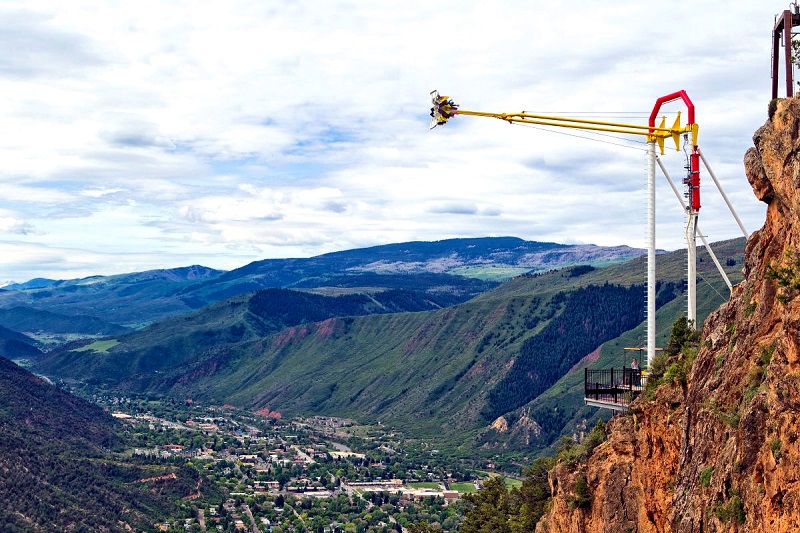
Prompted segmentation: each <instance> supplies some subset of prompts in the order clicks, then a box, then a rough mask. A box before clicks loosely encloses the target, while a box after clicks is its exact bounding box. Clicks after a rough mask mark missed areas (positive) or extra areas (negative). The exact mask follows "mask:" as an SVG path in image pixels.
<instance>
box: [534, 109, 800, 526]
mask: <svg viewBox="0 0 800 533" xmlns="http://www.w3.org/2000/svg"><path fill="white" fill-rule="evenodd" d="M753 142H754V147H753V148H750V149H749V150H748V152H747V154H746V155H745V158H744V163H745V171H746V174H747V178H748V180H749V181H750V183H751V185H752V187H753V192H754V193H755V195H756V196H757V197H758V198H759V199H760V200H762V201H763V202H765V203H766V204H767V206H768V207H767V216H766V221H765V224H764V227H763V228H762V229H760V230H759V231H757V232H755V233H754V234H753V235H752V236H751V237H750V238H749V239H748V242H747V247H746V251H745V268H744V274H745V280H744V281H743V282H742V283H740V284H739V285H737V286H736V287H734V290H733V294H732V296H731V299H730V300H729V302H728V303H727V304H725V305H723V306H722V307H721V308H720V309H718V310H717V311H715V312H714V313H713V314H712V315H711V316H710V317H709V318H708V320H707V321H706V323H705V325H704V328H703V332H702V340H701V347H700V352H699V354H698V355H697V358H696V359H695V361H694V364H693V365H692V367H691V371H690V372H689V375H688V379H687V380H686V383H685V384H684V385H678V384H674V383H673V384H664V385H661V386H660V387H659V389H658V390H657V391H656V396H655V399H651V400H644V399H640V400H638V401H637V402H636V403H635V404H634V408H633V412H632V415H631V416H618V417H615V418H613V419H612V420H611V421H610V422H609V424H608V433H609V437H608V440H607V441H606V442H605V443H603V444H602V445H601V446H599V447H598V448H596V449H595V451H594V453H593V454H592V456H591V457H590V458H589V460H588V462H587V463H586V464H585V465H581V466H578V467H571V468H570V467H568V466H566V465H559V466H557V467H556V468H555V469H554V470H553V472H552V473H551V488H552V489H553V494H554V498H553V506H552V509H551V510H550V512H549V513H548V514H547V515H545V517H544V518H543V519H542V520H541V521H540V523H539V525H538V526H537V531H541V532H547V531H570V532H595V531H620V532H624V531H631V532H662V531H664V532H667V531H682V532H721V531H725V532H729V531H753V532H755V531H770V532H772V533H781V532H789V531H800V442H798V436H800V99H785V100H782V101H780V102H779V103H778V107H777V111H776V113H775V114H774V115H773V117H772V118H771V119H770V120H769V121H768V122H767V123H766V124H765V125H764V126H763V127H761V128H760V129H759V130H758V131H757V132H756V133H755V135H754V137H753ZM578 477H585V479H586V481H587V482H588V486H589V495H590V497H591V501H590V503H588V504H586V503H585V500H584V501H583V505H582V506H576V505H575V502H576V496H575V483H576V480H577V479H578Z"/></svg>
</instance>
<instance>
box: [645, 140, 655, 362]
mask: <svg viewBox="0 0 800 533" xmlns="http://www.w3.org/2000/svg"><path fill="white" fill-rule="evenodd" d="M655 356H656V143H655V141H651V142H648V143H647V368H650V365H651V364H652V363H653V359H654V358H655Z"/></svg>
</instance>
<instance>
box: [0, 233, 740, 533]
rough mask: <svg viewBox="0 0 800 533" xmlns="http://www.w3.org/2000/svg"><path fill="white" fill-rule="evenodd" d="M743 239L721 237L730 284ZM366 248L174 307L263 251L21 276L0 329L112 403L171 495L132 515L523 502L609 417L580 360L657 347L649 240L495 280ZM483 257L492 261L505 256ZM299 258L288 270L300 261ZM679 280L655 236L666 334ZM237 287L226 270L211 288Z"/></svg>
mask: <svg viewBox="0 0 800 533" xmlns="http://www.w3.org/2000/svg"><path fill="white" fill-rule="evenodd" d="M513 242H516V241H513ZM412 244H418V243H412ZM474 244H475V243H470V245H469V246H468V247H466V248H465V249H472V248H470V246H471V247H474ZM484 244H485V241H484ZM495 244H497V243H495ZM449 245H452V243H449ZM743 245H744V242H743V240H742V239H739V240H732V241H725V242H722V243H716V244H715V245H714V249H715V251H716V253H717V255H718V256H719V257H720V258H721V260H722V261H723V263H724V264H725V266H726V271H727V272H728V274H729V276H731V278H732V279H733V280H734V282H736V281H737V280H738V279H741V272H740V270H741V264H742V256H743ZM408 248H409V246H408V245H406V246H404V247H402V249H403V250H405V251H406V252H408ZM488 249H490V250H491V252H490V255H492V256H497V255H498V254H499V255H500V256H502V257H505V258H506V259H505V260H507V256H508V254H507V253H505V254H501V253H500V252H499V251H498V248H497V246H488ZM392 253H395V252H392ZM397 253H400V252H397ZM472 253H475V252H472ZM451 255H452V254H451ZM358 257H360V261H362V262H367V263H368V264H370V265H378V264H379V265H381V266H380V269H382V272H380V273H377V272H372V271H370V272H366V273H364V272H361V273H356V274H352V273H346V272H345V271H346V270H347V269H349V268H351V267H352V265H350V263H346V262H345V263H343V264H341V265H339V266H338V267H336V268H333V269H332V271H331V272H330V273H329V274H327V275H323V274H322V273H321V271H316V272H315V274H314V277H312V278H304V281H296V282H292V283H293V284H294V285H298V286H294V287H266V288H263V287H262V288H258V289H257V290H254V291H251V292H243V293H239V294H234V295H232V296H230V295H228V296H226V297H224V298H222V299H220V300H218V301H212V302H210V303H208V304H205V305H201V306H199V307H198V308H196V309H193V310H189V311H185V312H177V314H176V309H177V308H176V307H174V306H173V307H170V306H167V307H166V309H169V311H168V313H167V314H169V315H170V316H164V315H163V314H155V315H152V316H151V315H148V312H149V311H148V310H150V309H152V308H153V306H154V305H157V303H156V302H159V301H160V302H165V301H167V300H164V299H163V298H167V299H168V300H169V301H172V302H173V303H174V302H176V301H178V300H175V299H174V295H176V294H183V295H186V294H189V293H192V294H195V295H197V294H200V292H203V291H206V292H205V293H204V294H212V293H211V292H208V291H211V290H212V289H210V287H211V286H212V285H213V286H216V284H217V283H218V282H219V280H220V279H222V280H227V281H226V282H225V283H226V285H225V286H226V287H228V288H231V287H234V286H235V287H238V289H236V290H240V289H243V288H244V287H245V286H250V285H249V282H248V283H239V281H234V280H240V279H242V275H244V277H245V278H248V276H252V275H253V272H259V274H258V276H256V277H259V276H262V275H263V272H262V270H261V269H262V268H263V265H250V266H248V267H245V269H244V274H242V272H239V273H237V274H236V275H233V274H230V273H225V274H220V273H215V272H209V271H205V270H200V269H197V268H195V269H194V270H193V271H194V272H198V273H204V274H203V275H202V276H200V279H199V280H198V279H193V278H192V276H187V272H189V270H186V271H181V272H180V273H179V275H177V277H176V275H173V274H169V275H168V274H166V273H164V272H159V273H156V274H144V273H143V274H136V275H131V276H123V278H122V280H121V284H117V281H120V280H117V281H114V280H104V279H101V280H96V279H95V280H92V283H90V284H89V285H87V286H83V285H81V283H78V288H70V287H75V285H73V284H70V283H66V284H57V285H53V284H47V283H46V282H39V283H37V284H36V286H35V287H34V288H22V289H13V288H12V289H6V290H5V291H3V292H2V293H0V305H3V302H5V305H8V307H6V308H2V309H0V340H2V342H0V348H4V349H5V351H4V352H3V353H4V354H5V355H6V356H7V357H11V358H13V359H15V360H18V361H19V362H21V363H24V364H25V365H26V367H27V368H29V369H30V370H31V371H33V372H35V373H37V374H39V375H41V376H46V379H49V380H51V381H52V382H53V383H55V384H57V385H58V386H59V387H60V388H61V389H63V390H67V391H71V392H73V393H74V394H76V395H78V396H80V397H83V398H85V399H87V400H90V401H91V402H92V403H94V404H96V405H99V406H101V407H102V408H103V409H105V410H106V411H107V413H112V414H113V415H114V418H113V420H115V421H116V424H115V425H114V428H115V429H113V430H112V433H113V434H114V435H117V437H116V438H117V439H118V441H116V442H118V444H116V445H115V446H114V449H113V450H105V451H102V453H101V457H105V459H104V460H105V461H110V462H112V463H114V464H116V465H118V467H119V468H121V469H122V471H124V472H126V474H125V477H124V480H125V481H123V483H127V484H129V485H130V484H131V483H132V484H133V485H131V486H134V485H136V484H138V483H141V484H144V486H148V487H151V489H150V490H152V491H155V493H157V494H160V495H161V496H160V497H162V498H163V500H162V501H160V503H158V504H155V503H153V504H152V505H150V507H148V508H147V509H146V510H145V509H143V510H142V511H141V513H140V514H139V515H136V516H135V517H131V518H130V520H131V523H132V522H134V521H135V522H136V523H138V524H140V526H139V527H141V524H142V523H143V522H142V520H145V521H147V520H149V521H150V522H149V525H148V526H147V528H151V529H152V530H162V531H178V530H181V531H207V530H222V531H235V530H249V531H272V532H284V531H305V530H312V531H331V532H333V531H357V532H381V533H385V532H388V531H395V530H396V531H415V532H424V531H437V530H440V529H437V528H441V530H444V531H453V530H456V529H457V528H458V527H459V525H460V524H461V523H462V522H463V521H465V520H467V521H469V520H475V518H474V517H473V518H470V514H469V513H470V512H471V511H470V509H473V508H474V507H473V505H474V502H477V501H479V500H480V499H481V498H487V497H490V496H491V495H492V494H496V492H495V491H496V490H497V481H495V479H503V480H504V481H503V483H505V484H507V485H508V486H511V487H516V489H515V491H511V492H509V493H508V494H509V497H511V498H512V499H514V498H516V499H517V500H515V501H517V502H518V503H516V504H514V505H521V504H520V503H519V501H521V500H519V499H525V498H532V500H531V501H535V502H538V503H536V504H535V505H536V506H537V509H538V508H540V507H541V505H543V500H541V501H540V500H539V499H538V498H540V496H536V495H541V494H545V493H547V492H548V491H549V489H547V488H546V487H545V484H546V476H544V477H542V473H543V472H546V470H547V468H549V467H547V466H546V465H549V464H551V461H552V459H550V457H552V456H554V455H556V454H558V456H559V457H562V456H564V454H567V456H570V454H573V455H574V454H576V453H577V454H585V453H588V451H586V450H588V449H589V444H586V443H587V442H597V439H598V438H600V437H598V436H596V435H597V427H600V426H602V418H604V417H608V416H609V414H608V413H603V412H601V411H600V410H597V409H595V408H591V407H587V406H585V405H584V404H583V373H582V369H583V368H587V367H592V368H603V367H608V366H621V365H622V364H625V363H626V360H625V354H624V352H623V350H622V348H623V347H626V346H641V345H642V342H643V339H644V315H643V310H644V294H643V281H644V280H643V278H644V275H643V274H644V259H643V258H641V257H636V258H633V259H623V258H620V259H618V260H615V261H610V264H608V263H609V258H608V256H603V259H602V261H598V262H597V263H595V264H594V265H592V264H580V265H575V264H571V262H570V261H571V260H572V259H574V256H572V257H570V258H569V259H568V260H567V263H566V264H564V265H563V266H561V267H560V268H552V269H549V270H541V271H535V272H530V273H526V274H523V275H517V276H515V277H513V278H510V279H507V280H505V281H503V282H499V281H497V280H496V279H495V280H494V281H486V280H479V279H476V278H465V277H460V276H456V275H453V274H443V273H440V272H419V271H416V272H415V271H414V269H417V270H419V269H422V268H436V269H441V265H442V261H441V257H440V256H436V257H435V259H436V260H424V258H423V257H421V256H419V255H417V256H414V255H413V254H411V257H412V258H413V259H414V261H413V263H414V264H415V265H416V266H414V267H413V268H411V267H409V266H408V265H406V267H403V268H404V269H406V270H409V271H408V272H404V273H398V272H397V269H398V268H399V267H398V265H397V264H396V263H392V262H391V261H389V259H380V254H378V255H377V256H374V257H370V256H368V255H366V252H364V251H360V252H359V254H358ZM388 257H389V258H391V257H392V256H391V255H389V256H388ZM473 259H474V261H476V262H477V264H479V265H480V270H481V272H485V271H486V269H491V268H493V265H497V268H498V269H499V270H498V271H500V270H502V269H504V268H506V267H505V266H502V265H505V264H506V263H502V264H496V263H493V262H492V260H491V259H490V257H488V256H485V255H483V256H478V257H474V258H473ZM450 262H451V263H453V264H457V265H459V266H457V267H454V268H459V269H462V270H463V269H464V268H465V266H464V264H465V262H464V261H461V260H459V261H455V260H453V258H452V257H451V260H450ZM601 263H602V264H601ZM389 264H392V265H394V266H392V267H391V268H390V267H388V266H387V265H389ZM409 264H410V263H409ZM292 265H294V266H292ZM348 265H350V266H348ZM432 265H433V266H432ZM289 267H291V268H289ZM296 267H297V265H296V264H293V263H287V264H284V265H283V266H282V267H281V268H282V269H283V271H284V273H285V272H286V271H287V269H288V271H289V272H292V274H291V275H292V276H295V278H291V279H296V276H297V272H296V270H292V269H296ZM376 268H377V267H376ZM470 268H478V267H477V266H475V267H470ZM386 269H389V270H391V272H390V273H386V272H385V270H386ZM306 274H308V272H306ZM698 275H699V277H700V279H701V280H702V281H703V282H704V283H702V284H700V285H699V287H698V295H699V297H698V302H699V305H698V315H699V316H700V317H705V316H706V315H707V314H708V313H709V312H710V311H711V310H713V309H714V308H715V307H716V306H718V305H719V303H721V302H723V301H725V296H724V294H725V291H726V288H725V286H724V283H723V282H722V280H721V279H720V278H719V275H718V273H717V272H716V269H715V268H714V266H713V264H712V262H711V261H710V260H708V257H707V255H705V253H704V252H701V253H700V259H699V264H698ZM684 278H685V253H683V252H680V251H678V252H672V253H662V254H660V255H659V284H658V287H657V307H658V316H657V318H658V320H657V324H658V339H659V344H661V345H665V344H666V342H667V339H668V337H669V331H670V327H671V324H672V322H673V321H674V320H675V318H676V317H678V316H680V315H681V314H682V313H684V312H685V298H684V294H683V291H684V288H683V287H684V283H685V282H684V281H683V280H684ZM248 279H254V278H248ZM286 279H289V278H286ZM132 280H136V283H139V282H141V283H143V284H144V285H142V287H144V286H145V285H146V286H147V287H148V288H147V290H143V291H134V290H132V289H131V288H130V287H131V283H132ZM176 284H177V285H180V287H178V286H176ZM362 284H363V285H362ZM41 285H44V286H41ZM60 285H65V286H66V292H61V291H63V290H64V288H63V287H62V288H59V286H60ZM299 285H304V286H299ZM89 287H91V288H89ZM198 287H203V288H202V290H201V289H199V288H198ZM88 290H91V291H94V292H93V293H92V294H93V296H91V297H88V298H81V297H78V296H75V295H76V294H78V293H80V292H82V291H88ZM227 290H228V289H225V290H217V289H213V291H216V292H214V294H216V296H215V298H216V297H217V296H220V295H222V294H227V292H226V291H227ZM41 291H44V292H41ZM198 291H200V292H198ZM233 292H236V291H233ZM85 294H88V293H85ZM120 294H125V298H126V299H125V302H126V303H125V304H122V303H121V302H122V300H119V295H120ZM156 294H159V295H161V296H158V297H157V298H156V299H155V300H153V299H151V298H152V297H153V295H156ZM167 294H171V295H173V296H166V295H167ZM52 299H57V300H59V301H61V302H63V305H59V306H58V312H55V311H49V310H47V309H39V308H34V307H30V306H29V305H30V303H31V302H32V301H34V300H38V301H40V302H42V305H43V306H44V307H47V304H46V302H48V301H54V300H52ZM73 299H74V300H73ZM170 299H171V300H170ZM212 299H213V298H212ZM112 301H117V302H118V304H119V305H121V306H122V307H125V306H127V307H128V309H127V310H126V311H125V312H124V313H123V314H120V312H119V311H112V312H111V313H108V314H102V313H101V314H100V315H101V316H103V319H104V320H103V321H100V320H97V319H96V317H94V316H93V315H87V314H85V311H86V305H88V304H89V303H90V302H94V303H93V304H92V305H101V306H102V304H101V303H100V302H112ZM194 301H195V302H196V303H198V305H199V302H200V301H201V300H199V299H198V300H194ZM69 302H73V303H74V302H81V303H80V305H73V303H69ZM138 302H141V304H140V303H138ZM70 313H73V315H70ZM162 313H163V311H162ZM70 316H74V319H75V326H74V327H70V318H69V317H70ZM123 317H124V318H125V319H126V320H131V322H127V323H123V321H122V320H118V319H119V318H123ZM112 318H113V319H114V320H117V322H113V321H109V320H110V319H112ZM2 324H8V326H6V327H5V328H3V326H2ZM109 324H110V325H109ZM11 326H14V327H16V328H18V329H19V330H20V331H15V330H14V329H11V328H10V327H11ZM107 328H112V329H107ZM114 328H116V329H114ZM104 416H105V417H108V414H106V415H104ZM592 428H595V429H592ZM587 439H588V440H587ZM565 443H571V444H569V445H566V444H565ZM576 450H577V451H576ZM76 453H77V452H76ZM81 453H83V452H81ZM93 453H94V452H93ZM109 454H110V455H109ZM532 465H533V466H532ZM112 479H113V478H112ZM192 480H194V481H192ZM193 486H194V487H195V489H192V487H193ZM484 486H488V487H489V488H488V491H484V490H482V489H483V487H484ZM200 487H202V488H200ZM476 498H477V499H476ZM518 500H519V501H518ZM531 505H533V504H531ZM29 512H30V511H29ZM41 512H42V513H45V516H46V515H47V513H48V512H49V511H41ZM537 512H538V511H537ZM7 520H8V519H7ZM9 523H10V522H9ZM218 526H219V527H218ZM15 527H16V526H15ZM147 528H144V529H145V530H149V529H147ZM220 528H221V529H220ZM420 528H422V529H420ZM425 528H428V529H425ZM431 528H432V529H431ZM33 530H36V528H34V529H33Z"/></svg>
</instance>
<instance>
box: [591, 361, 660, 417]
mask: <svg viewBox="0 0 800 533" xmlns="http://www.w3.org/2000/svg"><path fill="white" fill-rule="evenodd" d="M646 384H647V372H643V371H642V370H641V369H639V368H628V367H622V369H618V368H608V369H602V370H591V369H588V368H586V369H584V395H583V396H584V398H583V400H584V403H585V404H586V405H591V406H593V407H603V408H605V409H611V410H613V411H620V412H625V411H627V410H628V407H629V406H630V404H631V402H632V401H633V400H635V399H636V398H637V397H638V396H639V395H640V394H641V393H642V390H644V386H645V385H646Z"/></svg>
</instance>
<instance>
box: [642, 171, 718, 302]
mask: <svg viewBox="0 0 800 533" xmlns="http://www.w3.org/2000/svg"><path fill="white" fill-rule="evenodd" d="M656 162H657V163H658V166H659V167H661V172H662V173H663V174H664V177H665V178H667V182H668V183H669V186H670V187H672V192H674V193H675V197H676V198H677V199H678V202H680V204H681V207H682V208H683V210H684V211H686V209H687V206H686V202H684V201H683V196H681V193H680V192H678V188H677V187H675V182H673V181H672V178H671V177H670V176H669V173H668V172H667V169H666V167H665V166H664V163H662V162H661V158H659V157H656ZM696 230H697V235H698V236H699V237H700V240H701V241H703V245H704V246H705V247H706V251H708V255H710V256H711V260H712V261H714V264H715V265H716V266H717V270H719V273H720V274H721V275H722V279H724V280H725V284H726V285H727V286H728V289H729V290H731V291H733V285H732V284H731V280H730V279H729V278H728V274H727V273H725V270H724V269H723V268H722V265H721V264H720V262H719V260H718V259H717V256H716V254H714V250H712V249H711V245H710V244H708V240H707V239H706V237H705V235H703V233H702V232H701V231H700V226H696Z"/></svg>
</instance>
